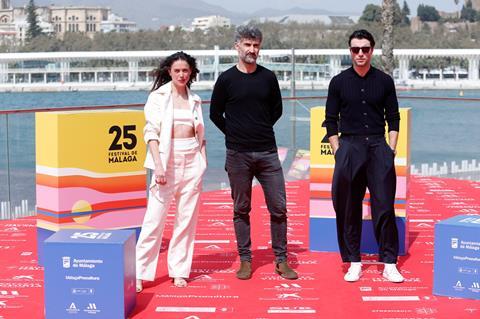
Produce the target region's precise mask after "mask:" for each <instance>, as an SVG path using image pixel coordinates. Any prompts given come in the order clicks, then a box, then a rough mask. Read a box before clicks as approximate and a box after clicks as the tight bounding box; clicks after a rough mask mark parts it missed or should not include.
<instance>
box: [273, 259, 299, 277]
mask: <svg viewBox="0 0 480 319" xmlns="http://www.w3.org/2000/svg"><path fill="white" fill-rule="evenodd" d="M275 272H276V273H277V274H279V275H280V276H282V277H283V278H285V279H291V280H293V279H297V278H298V274H297V273H296V272H295V270H293V269H292V268H290V266H289V265H288V263H287V262H286V261H282V262H281V263H275Z"/></svg>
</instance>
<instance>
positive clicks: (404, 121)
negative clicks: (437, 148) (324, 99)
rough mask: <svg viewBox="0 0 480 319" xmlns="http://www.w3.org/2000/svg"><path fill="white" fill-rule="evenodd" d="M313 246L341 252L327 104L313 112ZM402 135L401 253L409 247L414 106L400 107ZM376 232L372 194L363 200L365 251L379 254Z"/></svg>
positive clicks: (399, 167) (399, 148)
mask: <svg viewBox="0 0 480 319" xmlns="http://www.w3.org/2000/svg"><path fill="white" fill-rule="evenodd" d="M310 116H311V119H310V249H311V250H314V251H338V244H337V232H336V224H335V210H334V209H333V204H332V193H331V189H332V177H333V170H334V167H335V159H334V157H333V152H332V148H331V146H330V143H329V142H328V138H327V130H326V128H325V127H324V126H323V121H324V119H325V107H314V108H312V109H311V112H310ZM400 118H401V121H400V134H399V137H398V144H397V155H396V157H395V170H396V173H397V188H396V194H395V214H396V223H397V227H398V230H399V240H400V254H401V255H404V254H406V252H407V248H408V242H407V241H408V236H407V233H408V232H407V207H408V205H407V201H408V182H409V175H410V173H409V171H410V169H409V168H410V132H411V130H410V109H408V108H401V109H400ZM377 247H378V246H377V243H376V241H375V236H374V233H373V226H372V218H371V207H370V194H369V192H368V190H367V193H366V195H365V199H364V201H363V231H362V243H361V250H362V252H364V253H377V252H378V248H377Z"/></svg>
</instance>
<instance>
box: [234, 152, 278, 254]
mask: <svg viewBox="0 0 480 319" xmlns="http://www.w3.org/2000/svg"><path fill="white" fill-rule="evenodd" d="M225 169H226V171H227V173H228V179H229V180H230V187H231V189H232V199H233V225H234V228H235V235H236V238H237V249H238V254H239V255H240V260H241V261H251V260H252V251H251V246H252V242H251V239H250V211H251V209H252V206H251V201H252V180H253V177H256V178H257V179H258V181H259V182H260V184H261V185H262V189H263V193H264V195H265V202H266V204H267V208H268V211H269V212H270V233H271V236H272V249H273V253H274V254H275V261H276V262H283V261H286V260H287V200H286V192H285V180H284V178H283V170H282V165H281V163H280V161H279V159H278V153H277V151H276V150H273V151H265V152H237V151H234V150H230V149H227V157H226V161H225Z"/></svg>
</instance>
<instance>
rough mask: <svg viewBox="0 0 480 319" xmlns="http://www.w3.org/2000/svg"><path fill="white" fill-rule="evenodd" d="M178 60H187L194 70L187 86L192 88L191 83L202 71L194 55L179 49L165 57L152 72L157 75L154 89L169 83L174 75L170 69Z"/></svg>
mask: <svg viewBox="0 0 480 319" xmlns="http://www.w3.org/2000/svg"><path fill="white" fill-rule="evenodd" d="M178 60H182V61H185V62H187V63H188V65H189V66H190V70H191V71H192V73H191V74H190V79H188V82H187V86H188V87H189V88H190V85H191V84H192V82H193V81H194V80H195V78H196V77H197V74H198V73H199V72H200V71H199V70H198V68H197V61H196V60H195V58H194V57H192V56H191V55H189V54H187V53H185V52H183V51H179V52H176V53H174V54H172V55H169V56H167V57H166V58H165V59H163V60H162V61H161V62H160V65H159V67H158V68H156V69H155V70H153V71H152V74H153V76H154V77H155V81H154V82H153V87H152V91H155V90H156V89H158V88H159V87H161V86H162V85H164V84H165V83H168V82H170V81H171V80H172V77H171V76H170V74H169V73H168V71H169V70H170V68H171V67H172V64H173V63H174V62H175V61H178Z"/></svg>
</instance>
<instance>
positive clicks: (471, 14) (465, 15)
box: [460, 0, 477, 22]
mask: <svg viewBox="0 0 480 319" xmlns="http://www.w3.org/2000/svg"><path fill="white" fill-rule="evenodd" d="M460 19H462V20H465V21H469V22H475V20H476V19H477V11H476V10H475V9H474V8H473V6H472V1H471V0H467V2H465V4H464V5H463V6H462V11H461V12H460Z"/></svg>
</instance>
